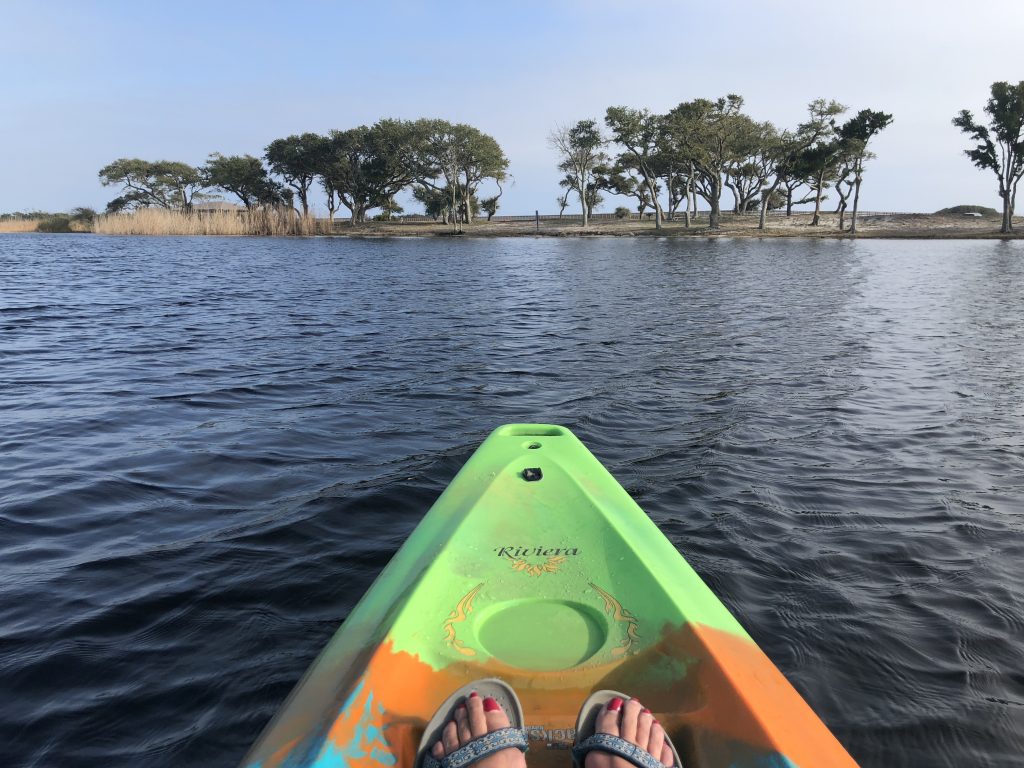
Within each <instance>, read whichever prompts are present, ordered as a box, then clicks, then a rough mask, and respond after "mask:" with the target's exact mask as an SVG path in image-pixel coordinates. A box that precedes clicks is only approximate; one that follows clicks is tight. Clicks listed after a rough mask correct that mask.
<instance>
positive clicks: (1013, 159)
mask: <svg viewBox="0 0 1024 768" xmlns="http://www.w3.org/2000/svg"><path fill="white" fill-rule="evenodd" d="M985 112H986V113H988V117H989V121H988V125H987V126H986V125H983V124H982V123H980V122H978V121H976V120H975V119H974V115H972V114H971V112H970V111H968V110H966V109H964V110H961V111H960V114H958V115H957V116H956V117H954V118H953V125H955V126H956V127H957V128H959V129H960V130H961V131H963V132H964V133H966V134H967V135H968V136H970V137H971V139H972V140H973V141H974V142H975V145H974V146H973V147H972V148H970V149H966V150H964V154H966V155H967V156H968V157H969V158H971V162H972V163H974V164H975V165H976V166H977V167H978V168H982V169H988V170H990V171H992V172H993V173H994V174H995V176H996V179H997V180H998V182H999V197H1000V198H1002V201H1003V222H1002V228H1001V230H1000V231H1002V232H1012V231H1013V211H1014V207H1015V203H1016V199H1017V185H1018V183H1019V182H1020V179H1021V176H1024V80H1022V81H1021V82H1019V83H1017V84H1016V85H1013V84H1011V83H1008V82H1003V81H1001V82H996V83H992V87H991V96H990V97H989V100H988V103H987V104H986V105H985Z"/></svg>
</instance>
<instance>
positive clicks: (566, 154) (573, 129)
mask: <svg viewBox="0 0 1024 768" xmlns="http://www.w3.org/2000/svg"><path fill="white" fill-rule="evenodd" d="M548 142H549V143H550V144H551V147H552V148H553V149H554V150H555V151H557V152H558V155H559V157H560V158H561V162H560V163H559V164H558V170H560V171H562V172H563V173H564V174H565V177H564V178H563V182H568V187H569V189H572V190H574V191H575V192H576V194H577V195H579V199H580V209H581V211H582V213H583V226H584V227H586V226H587V220H588V218H589V216H590V212H591V211H592V210H593V209H594V207H595V205H594V204H595V202H596V200H597V198H598V193H597V187H596V183H595V181H596V179H595V171H596V170H597V169H599V168H601V167H602V166H604V165H606V164H607V163H608V162H609V158H608V153H606V152H605V151H604V146H605V144H606V141H605V138H604V137H603V136H602V135H601V129H600V128H599V127H598V125H597V121H596V120H580V121H579V122H578V123H576V124H575V125H565V126H558V127H557V128H555V130H553V131H552V132H551V135H550V136H549V137H548Z"/></svg>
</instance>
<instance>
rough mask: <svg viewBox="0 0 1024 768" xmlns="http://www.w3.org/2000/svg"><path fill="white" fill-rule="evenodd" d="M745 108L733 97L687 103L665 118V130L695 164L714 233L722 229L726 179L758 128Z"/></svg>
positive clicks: (738, 97) (733, 95) (695, 173)
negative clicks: (748, 140) (753, 127)
mask: <svg viewBox="0 0 1024 768" xmlns="http://www.w3.org/2000/svg"><path fill="white" fill-rule="evenodd" d="M742 108H743V98H742V97H741V96H737V95H736V94H734V93H730V94H729V95H728V96H725V97H724V98H720V99H717V100H715V101H710V100H709V99H695V100H693V101H689V102H684V103H682V104H679V105H678V106H677V107H675V108H674V109H673V110H672V111H671V112H669V113H668V115H667V116H666V117H665V123H664V125H665V130H666V131H667V132H668V133H669V134H670V136H671V137H672V141H673V142H674V143H675V144H676V145H677V146H679V147H680V148H681V149H682V151H683V152H685V154H686V155H687V156H688V157H689V159H690V162H692V163H693V171H692V172H691V174H690V175H691V177H694V184H695V186H696V188H697V191H698V192H699V194H700V195H701V197H703V198H704V199H705V200H707V201H708V204H709V205H710V206H711V214H710V216H709V222H708V223H709V226H710V227H711V229H718V228H719V227H720V220H721V199H722V177H723V175H724V174H725V173H726V172H727V170H728V167H729V164H730V163H732V162H734V161H735V160H736V159H737V158H739V157H742V156H743V152H744V148H743V147H744V141H745V138H744V137H745V135H747V134H748V133H749V131H750V130H751V125H754V123H753V122H752V121H751V120H750V118H749V117H747V116H746V115H744V114H742V112H741V110H742Z"/></svg>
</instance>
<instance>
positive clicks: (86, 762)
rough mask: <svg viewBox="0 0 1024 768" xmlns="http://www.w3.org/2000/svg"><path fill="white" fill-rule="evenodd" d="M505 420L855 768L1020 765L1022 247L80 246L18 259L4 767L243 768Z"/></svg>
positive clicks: (0, 407) (75, 241)
mask: <svg viewBox="0 0 1024 768" xmlns="http://www.w3.org/2000/svg"><path fill="white" fill-rule="evenodd" d="M516 421H529V422H552V423H558V424H563V425H565V426H567V427H569V428H570V429H572V430H574V431H575V432H576V434H577V435H578V436H579V437H580V438H581V439H582V440H583V441H584V442H585V443H586V444H587V445H588V446H589V447H590V449H591V450H592V451H593V452H594V453H595V454H596V455H597V456H598V458H600V459H601V460H602V461H603V462H604V463H605V465H606V466H607V467H608V469H609V470H610V471H611V472H612V474H613V475H615V476H616V477H617V478H618V479H619V481H620V482H622V484H623V485H624V486H625V487H626V489H627V490H628V491H629V492H630V493H631V494H632V495H633V497H634V498H635V499H636V500H637V501H638V503H639V504H640V505H641V506H642V507H643V508H644V509H645V510H646V511H647V512H648V514H650V516H651V517H652V518H653V519H654V521H655V522H656V523H657V524H658V525H659V526H660V527H661V529H662V531H664V532H665V534H666V535H667V536H668V537H669V538H670V540H671V541H672V542H673V544H674V545H675V546H676V547H677V548H678V549H679V550H680V552H682V553H683V555H684V556H685V557H686V558H687V559H688V560H689V561H690V563H691V564H692V565H693V566H694V567H695V568H696V570H697V571H698V573H700V574H701V576H702V577H703V578H704V579H705V581H707V583H708V584H709V586H710V587H711V588H712V589H713V590H714V591H715V592H716V594H718V596H719V597H720V598H721V599H722V600H723V602H725V604H726V605H727V606H728V607H729V609H730V610H731V611H733V612H734V614H735V615H736V616H737V618H738V619H739V620H740V622H741V623H742V624H743V625H744V626H745V627H746V628H747V630H748V631H749V632H750V634H751V635H752V636H753V637H754V639H755V640H756V641H757V642H758V644H759V645H760V646H761V647H762V648H763V649H764V651H765V652H766V653H767V654H768V655H769V656H770V657H771V659H772V660H773V661H774V662H775V663H776V664H777V665H778V666H779V668H780V669H781V670H782V671H783V672H784V673H785V674H786V676H787V677H788V678H789V679H790V680H791V681H792V682H793V684H794V685H795V686H796V688H797V689H798V690H799V691H800V692H801V693H802V694H803V695H804V696H805V698H806V699H807V700H808V701H809V703H810V704H811V706H812V707H813V708H814V709H815V710H816V711H817V712H818V713H819V714H820V716H821V717H822V719H824V721H825V722H826V723H827V724H828V725H829V726H830V728H831V729H832V730H833V732H834V733H835V734H836V736H837V737H838V738H839V739H840V741H842V742H843V744H844V745H846V747H847V749H848V750H849V751H850V752H851V754H852V755H853V756H854V757H855V758H856V759H857V760H858V761H859V762H860V763H861V764H862V765H864V766H904V765H905V766H967V765H970V766H981V765H985V766H1011V765H1020V764H1021V759H1022V758H1021V755H1022V754H1024V643H1022V637H1024V243H1021V242H1019V241H1017V242H1002V241H884V240H867V241H839V240H813V239H808V240H784V239H768V240H755V239H732V240H730V239H708V240H704V239H680V240H669V239H654V238H637V239H630V238H609V239H590V238H578V239H577V238H565V239H527V238H520V239H473V238H465V239H448V238H438V239H422V240H350V239H342V238H338V239H323V238H318V239H249V238H238V239H221V238H194V239H193V238H107V237H101V236H88V235H81V236H78V235H56V236H46V235H5V236H2V239H0V679H2V681H3V691H4V695H3V696H0V752H2V753H3V754H5V755H6V757H7V763H8V764H13V765H24V766H40V767H41V766H53V765H76V766H109V765H122V764H129V763H131V764H138V765H146V766H211V765H228V766H230V765H233V764H235V763H237V761H239V760H240V759H241V758H242V756H243V754H244V753H245V751H246V749H247V748H248V746H249V745H250V744H251V742H252V741H253V740H254V739H255V738H256V736H257V735H258V734H259V732H260V730H261V729H262V728H263V726H264V725H265V724H266V723H267V721H268V720H269V719H270V717H271V716H272V715H273V714H274V712H275V711H276V709H277V707H278V706H279V705H280V704H281V702H282V701H283V699H284V698H285V696H287V694H288V692H289V691H290V690H291V688H292V686H293V685H294V684H295V683H296V682H297V680H298V678H299V677H300V676H301V674H302V672H303V671H304V670H305V669H306V667H307V666H308V665H309V663H310V662H311V661H312V659H313V658H314V657H315V656H316V654H317V653H318V652H319V651H320V649H321V648H322V647H323V646H324V644H325V643H326V642H327V640H328V639H329V638H330V637H331V635H332V634H333V633H334V631H335V629H336V628H337V626H338V625H339V623H340V622H341V621H342V620H343V619H344V618H345V616H346V615H347V613H348V611H349V610H350V609H351V608H352V607H353V605H354V604H355V602H356V601H357V600H358V599H359V597H360V596H361V595H362V594H363V592H364V591H365V589H366V588H367V587H368V586H369V585H370V583H371V582H372V581H373V579H374V578H375V576H376V575H377V573H378V572H379V571H380V569H381V568H382V567H383V566H384V565H385V564H386V563H387V561H388V559H389V558H390V557H391V556H392V555H393V554H394V553H395V552H396V551H397V549H398V547H399V546H400V545H401V544H402V542H403V541H404V539H405V538H406V536H407V535H408V534H409V532H410V531H411V530H412V529H413V528H414V527H415V525H416V523H417V522H418V521H419V519H420V518H421V517H422V515H423V513H424V512H425V511H426V509H427V508H428V507H429V506H430V504H431V503H432V502H433V500H434V499H435V498H436V497H437V496H438V495H439V494H440V492H441V491H442V490H443V488H444V487H445V486H446V485H447V483H448V482H449V480H450V479H451V478H452V477H453V476H454V474H455V472H456V471H457V470H458V469H459V467H460V466H461V465H462V463H463V462H464V461H465V460H466V459H467V458H468V457H469V455H470V454H471V453H472V452H473V450H474V449H475V448H476V446H477V445H478V444H479V442H480V441H481V440H482V439H483V438H484V437H485V436H486V435H487V434H488V433H489V432H490V431H491V430H492V429H493V428H494V427H496V426H498V425H500V424H504V423H508V422H516ZM382 511H386V521H387V523H386V525H385V526H382V525H381V519H382V516H381V512H382Z"/></svg>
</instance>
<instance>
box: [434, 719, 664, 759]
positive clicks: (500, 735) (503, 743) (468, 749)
mask: <svg viewBox="0 0 1024 768" xmlns="http://www.w3.org/2000/svg"><path fill="white" fill-rule="evenodd" d="M510 747H514V748H515V749H518V750H520V751H522V752H526V750H527V749H529V742H528V741H527V739H526V731H524V730H523V729H522V728H499V729H498V730H496V731H491V732H490V733H486V734H484V735H483V736H481V737H480V738H478V739H473V740H472V741H471V742H469V743H468V744H466V745H465V746H462V747H460V748H459V749H457V750H455V751H454V752H452V753H451V754H450V755H448V756H447V757H444V758H442V759H441V760H438V759H437V758H436V757H434V756H433V755H432V754H430V753H429V752H428V753H427V754H426V755H424V756H423V768H466V766H467V765H472V764H473V763H475V762H476V761H478V760H483V759H484V758H485V757H487V756H488V755H493V754H494V753H495V752H500V751H501V750H503V749H509V748H510ZM652 768H653V766H652Z"/></svg>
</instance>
